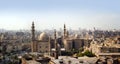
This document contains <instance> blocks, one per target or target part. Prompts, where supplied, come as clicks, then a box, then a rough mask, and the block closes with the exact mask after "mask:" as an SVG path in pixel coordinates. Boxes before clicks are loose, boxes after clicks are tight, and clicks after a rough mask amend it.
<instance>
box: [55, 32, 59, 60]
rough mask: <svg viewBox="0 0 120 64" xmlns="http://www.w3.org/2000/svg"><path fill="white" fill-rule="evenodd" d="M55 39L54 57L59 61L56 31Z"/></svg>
mask: <svg viewBox="0 0 120 64" xmlns="http://www.w3.org/2000/svg"><path fill="white" fill-rule="evenodd" d="M54 39H55V43H54V45H55V53H54V57H55V59H58V43H57V35H56V30H55V31H54Z"/></svg>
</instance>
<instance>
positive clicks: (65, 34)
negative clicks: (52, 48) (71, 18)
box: [63, 24, 67, 39]
mask: <svg viewBox="0 0 120 64" xmlns="http://www.w3.org/2000/svg"><path fill="white" fill-rule="evenodd" d="M63 36H64V39H65V38H66V36H67V33H66V25H65V24H64V35H63Z"/></svg>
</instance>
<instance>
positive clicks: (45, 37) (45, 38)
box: [38, 32, 49, 41]
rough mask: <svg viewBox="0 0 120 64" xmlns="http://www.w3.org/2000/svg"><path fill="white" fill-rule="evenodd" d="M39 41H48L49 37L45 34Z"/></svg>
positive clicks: (39, 37) (41, 35) (42, 34)
mask: <svg viewBox="0 0 120 64" xmlns="http://www.w3.org/2000/svg"><path fill="white" fill-rule="evenodd" d="M38 40H40V41H48V40H49V36H48V35H47V34H46V33H45V32H43V33H41V34H40V35H39V36H38Z"/></svg>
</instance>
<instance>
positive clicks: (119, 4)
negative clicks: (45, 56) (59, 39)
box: [0, 0, 120, 30]
mask: <svg viewBox="0 0 120 64" xmlns="http://www.w3.org/2000/svg"><path fill="white" fill-rule="evenodd" d="M32 21H34V22H35V26H36V29H38V30H41V29H59V28H63V24H64V23H65V24H66V25H67V27H68V28H72V29H78V28H79V27H81V28H87V29H92V28H93V27H97V28H100V29H120V0H0V29H8V30H19V29H30V28H31V23H32Z"/></svg>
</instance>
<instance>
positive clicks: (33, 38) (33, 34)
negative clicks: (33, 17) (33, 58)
mask: <svg viewBox="0 0 120 64" xmlns="http://www.w3.org/2000/svg"><path fill="white" fill-rule="evenodd" d="M31 28H32V30H31V33H32V41H33V40H35V26H34V21H33V22H32V27H31Z"/></svg>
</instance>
